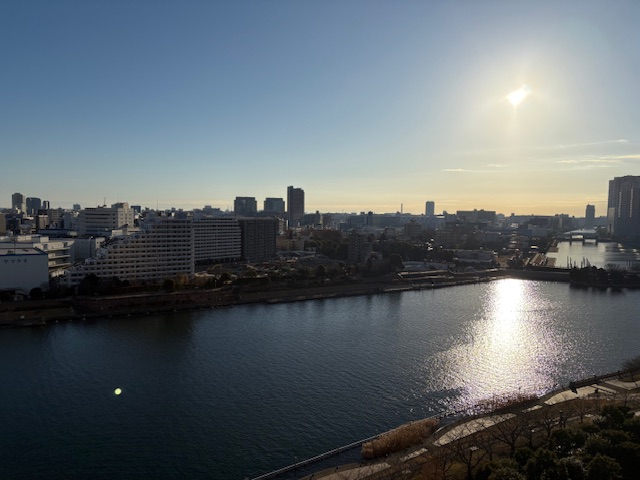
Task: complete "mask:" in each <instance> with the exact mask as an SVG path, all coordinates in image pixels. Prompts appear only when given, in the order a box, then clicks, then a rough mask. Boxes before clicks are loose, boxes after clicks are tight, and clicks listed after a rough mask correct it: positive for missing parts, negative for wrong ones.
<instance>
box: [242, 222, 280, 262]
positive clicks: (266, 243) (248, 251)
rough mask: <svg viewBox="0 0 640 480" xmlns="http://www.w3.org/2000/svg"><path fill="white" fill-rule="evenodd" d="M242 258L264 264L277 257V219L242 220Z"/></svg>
mask: <svg viewBox="0 0 640 480" xmlns="http://www.w3.org/2000/svg"><path fill="white" fill-rule="evenodd" d="M238 222H239V223H240V230H241V232H242V258H244V260H245V261H247V262H264V261H267V260H272V259H273V258H274V257H275V256H276V236H277V234H278V220H277V219H276V218H240V219H238Z"/></svg>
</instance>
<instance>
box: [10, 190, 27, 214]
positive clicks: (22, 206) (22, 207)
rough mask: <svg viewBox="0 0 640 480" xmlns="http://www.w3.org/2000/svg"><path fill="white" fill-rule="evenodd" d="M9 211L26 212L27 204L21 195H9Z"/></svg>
mask: <svg viewBox="0 0 640 480" xmlns="http://www.w3.org/2000/svg"><path fill="white" fill-rule="evenodd" d="M11 210H13V211H14V212H26V210H27V204H26V199H25V197H24V195H23V194H21V193H14V194H13V195H11Z"/></svg>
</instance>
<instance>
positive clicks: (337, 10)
mask: <svg viewBox="0 0 640 480" xmlns="http://www.w3.org/2000/svg"><path fill="white" fill-rule="evenodd" d="M638 25H640V2H637V1H630V2H624V1H615V2H604V1H603V2H588V1H579V2H571V1H560V2H548V3H545V2H538V1H536V2H524V1H498V0H491V1H455V2H450V1H426V0H425V1H419V2H418V1H400V2H394V1H390V0H387V1H337V0H325V1H315V2H313V1H310V2H301V1H260V2H249V1H237V2H236V1H224V2H215V1H162V0H158V1H136V0H127V1H124V0H122V1H118V0H115V1H114V0H111V1H106V0H105V1H91V0H88V1H87V0H82V1H62V0H59V1H58V0H54V1H51V0H46V1H29V0H26V1H19V0H15V1H11V0H6V1H4V2H1V3H0V62H1V64H0V65H1V66H0V159H1V161H2V169H1V173H0V179H1V180H0V205H6V206H8V205H9V204H10V196H11V194H12V193H14V192H21V193H23V194H25V195H27V196H37V197H41V198H43V199H48V200H50V201H51V204H52V206H62V207H70V206H71V204H72V203H80V204H82V205H83V206H95V205H96V204H102V203H103V200H104V198H105V197H106V200H107V203H108V204H110V203H114V202H116V201H128V202H129V203H131V204H142V205H143V206H150V207H151V206H155V205H156V203H157V204H158V205H159V206H160V207H169V206H175V207H180V208H194V207H201V206H203V205H205V204H211V205H213V206H216V207H220V208H223V209H224V208H226V207H227V206H232V205H233V199H234V198H235V197H236V196H255V197H256V198H257V199H258V202H259V205H261V204H262V200H264V198H265V197H267V196H269V197H286V187H287V186H288V185H295V186H297V187H302V188H304V190H305V192H306V209H307V210H308V211H314V210H321V211H347V212H350V211H361V210H367V211H368V210H373V211H375V212H379V213H382V212H390V211H397V210H399V209H400V204H401V203H402V204H404V211H405V212H414V213H422V212H424V202H425V201H426V200H433V201H435V202H436V211H442V210H443V209H444V210H448V211H455V210H457V209H468V208H484V209H492V210H497V211H499V212H503V213H506V214H509V213H511V212H515V213H518V214H528V213H537V214H554V213H570V214H575V215H581V216H582V215H584V207H585V205H586V204H587V203H592V204H595V205H596V214H597V215H604V214H605V205H606V197H607V188H608V180H610V179H611V178H613V177H615V176H622V175H640V132H639V129H640V108H639V105H640V101H639V100H640V93H639V91H640V29H639V28H638ZM523 84H526V85H527V86H528V90H526V91H527V92H530V94H529V95H528V96H527V97H526V98H524V100H523V101H522V103H520V104H519V105H518V106H517V107H514V106H513V105H512V104H511V103H510V102H509V101H508V100H507V99H506V96H507V95H508V94H509V93H510V92H512V91H514V90H517V89H519V88H520V87H521V86H522V85H523Z"/></svg>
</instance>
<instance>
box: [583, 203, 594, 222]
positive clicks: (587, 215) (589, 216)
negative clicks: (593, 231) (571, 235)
mask: <svg viewBox="0 0 640 480" xmlns="http://www.w3.org/2000/svg"><path fill="white" fill-rule="evenodd" d="M595 219H596V207H595V206H594V205H587V208H586V210H585V212H584V228H593V225H594V223H595Z"/></svg>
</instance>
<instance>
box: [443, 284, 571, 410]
mask: <svg viewBox="0 0 640 480" xmlns="http://www.w3.org/2000/svg"><path fill="white" fill-rule="evenodd" d="M480 301H481V302H482V306H481V308H480V309H479V313H478V314H476V316H475V317H474V318H472V319H468V320H466V323H467V329H468V334H467V335H466V336H464V338H463V339H460V340H459V341H458V342H457V343H456V344H454V345H452V346H451V348H449V349H448V350H446V351H444V352H442V356H443V357H441V358H440V359H439V360H441V361H440V362H438V363H441V367H442V368H443V376H444V379H445V382H444V383H445V384H444V385H442V386H443V387H444V388H446V389H457V390H458V391H459V392H460V396H459V399H458V401H459V402H460V405H458V407H459V408H465V407H468V406H471V405H475V404H477V403H479V402H482V401H484V400H487V399H490V398H494V397H496V396H502V395H509V394H513V393H514V392H515V393H518V392H521V393H541V392H543V391H545V390H547V389H549V388H551V387H553V383H552V380H551V379H552V378H553V376H552V373H553V371H554V369H556V368H557V366H558V364H559V361H560V358H559V357H560V356H561V355H562V353H561V351H562V348H561V347H562V335H560V334H558V333H557V332H554V330H553V328H552V327H551V322H549V318H550V315H552V314H553V305H552V304H551V303H550V302H549V301H548V300H546V299H545V298H544V296H542V295H541V294H540V293H539V292H538V291H537V290H536V285H535V284H534V283H531V282H523V281H521V280H516V279H505V280H501V281H497V282H493V284H492V288H490V289H488V290H487V293H486V295H484V296H483V297H481V299H480Z"/></svg>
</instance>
